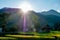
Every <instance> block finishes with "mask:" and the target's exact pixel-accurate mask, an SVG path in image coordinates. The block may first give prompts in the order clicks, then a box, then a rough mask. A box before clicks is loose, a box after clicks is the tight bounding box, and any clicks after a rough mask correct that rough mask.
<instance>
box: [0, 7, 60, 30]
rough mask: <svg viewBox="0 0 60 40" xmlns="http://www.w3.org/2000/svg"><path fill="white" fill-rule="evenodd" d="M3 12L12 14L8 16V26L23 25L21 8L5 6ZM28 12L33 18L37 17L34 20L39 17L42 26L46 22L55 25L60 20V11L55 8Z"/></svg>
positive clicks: (1, 10)
mask: <svg viewBox="0 0 60 40" xmlns="http://www.w3.org/2000/svg"><path fill="white" fill-rule="evenodd" d="M3 13H8V14H10V16H9V18H8V21H7V27H8V26H9V27H12V26H14V25H16V26H18V27H20V26H22V24H23V23H22V21H23V20H22V14H23V12H22V11H21V9H18V8H6V7H5V8H2V9H0V14H3ZM27 13H29V15H28V16H29V17H30V19H31V20H32V19H33V18H34V17H35V16H36V17H37V18H36V19H34V20H37V19H38V20H37V22H39V23H40V25H41V27H42V26H44V25H46V24H49V25H50V26H53V25H54V24H55V23H57V22H60V13H59V12H57V11H56V10H53V9H51V10H49V11H44V12H40V13H38V12H35V11H28V12H27ZM31 20H30V21H31ZM0 22H1V21H0ZM0 24H1V23H0ZM32 24H33V23H32ZM32 24H31V25H32ZM9 27H8V28H9ZM20 29H22V28H21V27H20Z"/></svg>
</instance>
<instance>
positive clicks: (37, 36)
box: [0, 31, 60, 40]
mask: <svg viewBox="0 0 60 40" xmlns="http://www.w3.org/2000/svg"><path fill="white" fill-rule="evenodd" d="M20 34H34V35H11V34H7V35H5V36H6V37H0V39H7V40H8V39H15V40H16V39H18V38H19V39H21V38H22V39H24V38H29V39H32V38H34V39H41V38H42V39H45V38H48V39H55V37H54V36H57V37H58V38H60V31H51V32H50V33H36V32H27V33H24V32H21V33H20Z"/></svg>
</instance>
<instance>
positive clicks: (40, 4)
mask: <svg viewBox="0 0 60 40" xmlns="http://www.w3.org/2000/svg"><path fill="white" fill-rule="evenodd" d="M24 1H27V2H28V3H29V4H30V5H31V6H32V7H33V9H34V11H37V12H41V11H48V10H50V9H54V10H56V11H58V12H60V0H0V9H1V8H3V7H11V8H18V7H20V5H21V3H22V2H24Z"/></svg>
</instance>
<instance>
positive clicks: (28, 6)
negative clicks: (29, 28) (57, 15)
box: [20, 2, 33, 12]
mask: <svg viewBox="0 0 60 40" xmlns="http://www.w3.org/2000/svg"><path fill="white" fill-rule="evenodd" d="M20 8H21V9H22V11H23V12H27V11H29V10H33V8H32V6H31V4H29V3H28V2H22V3H21V5H20Z"/></svg>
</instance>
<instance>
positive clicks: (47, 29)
mask: <svg viewBox="0 0 60 40" xmlns="http://www.w3.org/2000/svg"><path fill="white" fill-rule="evenodd" d="M50 30H51V28H50V26H49V25H48V24H47V25H45V26H44V27H42V31H44V32H50Z"/></svg>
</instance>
